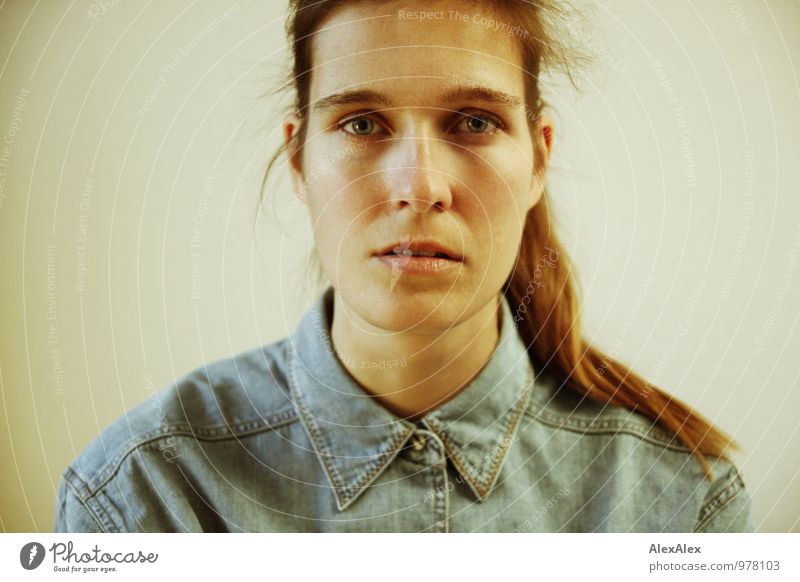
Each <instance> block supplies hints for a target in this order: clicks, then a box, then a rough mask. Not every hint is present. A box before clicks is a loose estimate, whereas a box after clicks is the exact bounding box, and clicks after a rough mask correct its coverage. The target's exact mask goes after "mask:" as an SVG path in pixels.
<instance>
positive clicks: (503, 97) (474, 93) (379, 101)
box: [313, 86, 522, 111]
mask: <svg viewBox="0 0 800 582" xmlns="http://www.w3.org/2000/svg"><path fill="white" fill-rule="evenodd" d="M440 101H441V102H442V103H445V104H451V103H455V102H458V101H483V102H485V103H492V104H495V105H505V106H507V107H511V108H517V107H521V106H522V100H521V99H520V98H519V97H517V96H515V95H510V94H509V93H506V92H504V91H500V90H498V89H491V88H489V87H485V86H475V87H464V86H459V87H454V88H453V89H450V90H449V91H447V92H446V93H445V94H444V95H442V97H441V99H440ZM357 104H358V105H367V104H369V105H381V106H383V107H387V108H390V107H393V104H392V101H391V100H390V99H389V98H388V97H386V96H385V95H383V94H382V93H379V92H377V91H372V90H370V89H359V90H351V91H342V92H341V93H333V94H331V95H327V96H326V97H322V98H320V99H318V100H317V101H316V102H315V103H314V106H313V109H314V111H322V110H323V109H331V108H337V107H344V106H346V105H357Z"/></svg>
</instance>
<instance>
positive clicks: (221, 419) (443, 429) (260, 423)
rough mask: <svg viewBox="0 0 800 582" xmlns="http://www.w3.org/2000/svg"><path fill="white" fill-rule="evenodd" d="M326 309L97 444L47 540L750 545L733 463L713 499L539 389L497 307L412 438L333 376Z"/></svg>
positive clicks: (633, 434) (659, 451) (173, 393)
mask: <svg viewBox="0 0 800 582" xmlns="http://www.w3.org/2000/svg"><path fill="white" fill-rule="evenodd" d="M332 299H333V289H332V288H331V287H328V288H327V290H326V291H325V292H324V293H323V294H322V295H321V296H320V297H319V299H318V300H317V301H316V303H315V304H314V305H313V307H312V308H311V309H309V311H308V312H307V313H306V314H305V316H304V318H303V319H302V321H301V323H300V324H299V325H298V327H297V329H296V331H295V332H294V333H293V334H292V335H291V336H290V337H288V338H285V339H283V340H281V341H279V342H276V343H273V344H270V345H267V346H263V347H260V348H258V349H254V350H250V351H248V352H244V353H242V354H239V355H237V356H236V357H233V358H231V359H227V360H223V361H218V362H215V363H213V364H210V365H208V366H206V367H203V368H200V369H198V370H196V371H194V372H192V373H190V374H187V375H186V376H184V377H182V378H181V379H179V380H178V381H177V382H175V383H174V384H173V385H172V386H170V387H169V388H167V389H166V390H163V391H161V392H159V394H158V395H157V396H156V397H154V398H153V399H151V400H148V401H146V402H143V403H142V404H140V405H139V406H138V407H136V408H135V409H133V410H132V411H130V412H129V413H128V414H126V415H125V416H124V417H122V418H120V419H119V420H118V421H117V422H115V423H114V424H112V425H111V426H110V427H108V428H107V429H106V430H105V431H103V433H102V434H101V435H100V436H99V437H98V438H97V439H95V440H94V441H93V442H92V443H91V444H90V445H89V446H88V447H87V448H86V449H85V450H84V451H83V452H82V453H81V454H80V455H79V456H78V457H77V459H75V460H74V462H73V463H72V464H70V466H69V467H68V468H67V469H66V470H65V472H64V474H63V479H62V482H61V485H60V488H59V490H58V498H57V503H56V519H55V531H59V532H66V531H75V532H77V531H107V532H163V531H190V532H196V531H251V532H255V531H263V532H273V531H280V532H309V531H312V532H313V531H323V532H328V531H343V532H377V531H393V532H396V531H404V532H473V531H502V532H721V531H753V524H752V518H751V515H750V497H749V495H748V492H747V490H746V489H745V485H744V483H743V481H742V478H741V477H740V475H739V473H738V472H737V469H736V467H735V466H734V465H733V464H732V463H730V462H728V461H725V460H723V459H716V458H711V459H710V460H711V461H713V465H712V467H713V471H714V477H715V479H714V481H713V482H710V481H708V480H707V479H705V478H704V476H703V473H702V471H701V468H700V465H699V464H698V463H697V461H696V460H695V458H694V457H693V456H692V455H691V454H690V452H689V451H688V449H686V448H685V447H683V446H682V445H680V444H678V443H677V441H676V440H674V439H673V438H671V435H670V434H668V433H667V432H665V431H664V430H662V429H661V428H659V427H658V426H654V425H653V423H651V422H650V421H649V420H648V419H647V418H645V417H644V416H641V415H640V414H638V413H634V412H631V411H629V410H627V409H624V408H622V407H610V406H609V407H604V406H603V405H600V404H597V403H594V402H590V401H588V400H585V399H582V398H581V397H580V396H578V395H577V394H576V393H575V392H574V391H572V390H571V389H569V388H567V387H560V386H559V384H558V383H557V382H555V381H554V380H553V379H552V378H551V377H550V376H548V375H547V374H545V373H535V371H534V369H533V368H532V366H531V364H530V360H529V358H528V354H527V352H526V348H525V345H524V343H523V341H522V340H521V338H520V336H519V334H518V333H517V330H516V327H515V324H514V318H513V314H512V307H511V306H510V305H509V303H508V300H507V299H506V300H504V301H503V303H502V314H503V315H502V319H501V334H500V341H499V343H498V346H497V348H496V349H495V352H494V353H493V355H492V357H491V359H490V360H489V362H488V363H487V364H486V366H485V367H484V368H483V369H482V370H481V372H480V373H479V374H478V375H477V376H476V377H475V379H474V380H473V381H472V383H471V384H470V385H469V386H468V387H467V388H466V389H464V390H462V391H461V392H460V393H458V394H457V395H456V396H455V397H453V398H452V399H451V400H449V401H447V402H445V403H444V404H443V405H441V406H439V407H438V408H437V409H435V410H433V411H432V412H430V413H429V414H427V415H426V416H424V417H423V418H422V419H421V420H420V421H419V422H417V423H413V422H408V421H406V420H403V419H400V418H398V417H397V416H395V415H394V414H392V413H391V412H389V411H388V410H387V409H386V408H384V407H383V406H382V405H380V404H378V402H377V401H375V400H374V399H372V398H370V397H369V396H368V395H367V393H366V392H365V391H364V390H363V389H362V388H361V387H360V386H359V385H358V384H357V383H356V382H355V380H354V379H353V378H352V377H351V376H350V375H349V373H348V372H347V371H346V369H345V368H344V367H343V366H342V364H341V362H340V361H339V359H338V357H337V356H336V354H335V353H334V352H333V350H332V345H333V344H332V342H331V337H330V322H331V313H332ZM534 377H535V381H534Z"/></svg>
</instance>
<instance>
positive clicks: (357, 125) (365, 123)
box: [339, 117, 375, 136]
mask: <svg viewBox="0 0 800 582" xmlns="http://www.w3.org/2000/svg"><path fill="white" fill-rule="evenodd" d="M348 126H350V127H351V128H352V129H353V131H347V132H346V133H353V134H355V135H361V136H366V135H370V134H371V133H372V130H373V128H374V126H375V122H374V121H373V120H372V119H370V118H369V117H351V118H350V119H347V120H345V121H343V122H342V123H341V124H339V128H340V129H344V128H345V127H348Z"/></svg>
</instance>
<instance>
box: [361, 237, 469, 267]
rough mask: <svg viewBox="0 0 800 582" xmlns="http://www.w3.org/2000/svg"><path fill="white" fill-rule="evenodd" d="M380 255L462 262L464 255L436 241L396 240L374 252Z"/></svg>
mask: <svg viewBox="0 0 800 582" xmlns="http://www.w3.org/2000/svg"><path fill="white" fill-rule="evenodd" d="M374 254H375V256H378V257H405V258H411V257H426V258H435V259H446V260H448V261H454V262H462V261H463V260H464V257H463V256H462V255H460V254H458V253H456V252H455V251H454V250H452V249H450V248H449V247H447V246H445V245H443V244H441V243H438V242H436V241H413V242H408V241H406V242H395V243H392V244H390V245H389V246H387V247H385V248H383V249H381V250H379V251H378V252H376V253H374Z"/></svg>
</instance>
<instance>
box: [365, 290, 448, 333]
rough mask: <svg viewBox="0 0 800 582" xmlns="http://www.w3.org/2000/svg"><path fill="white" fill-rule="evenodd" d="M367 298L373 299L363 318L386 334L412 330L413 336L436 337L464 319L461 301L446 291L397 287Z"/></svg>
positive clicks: (372, 293)
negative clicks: (434, 334)
mask: <svg viewBox="0 0 800 582" xmlns="http://www.w3.org/2000/svg"><path fill="white" fill-rule="evenodd" d="M369 295H370V297H372V298H373V299H372V300H371V301H370V302H369V303H368V304H367V305H368V306H369V307H368V308H366V309H365V310H364V311H365V313H363V314H362V317H363V318H364V319H365V320H367V321H368V322H369V323H371V324H372V325H374V326H376V327H379V328H381V329H385V330H388V331H395V332H401V331H406V330H410V329H412V328H413V329H414V331H416V332H423V333H424V332H428V333H439V332H442V331H445V330H447V329H448V328H449V327H451V326H453V325H455V324H456V323H458V321H457V320H458V319H459V317H461V316H463V315H462V311H463V306H461V301H460V300H459V299H458V298H457V297H456V296H455V294H454V293H453V291H452V290H450V289H449V288H446V289H442V290H433V289H414V288H412V287H411V286H404V285H396V286H395V287H394V289H392V290H391V291H390V290H389V289H388V288H387V289H374V290H373V291H372V292H370V293H369ZM365 307H366V305H365Z"/></svg>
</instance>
